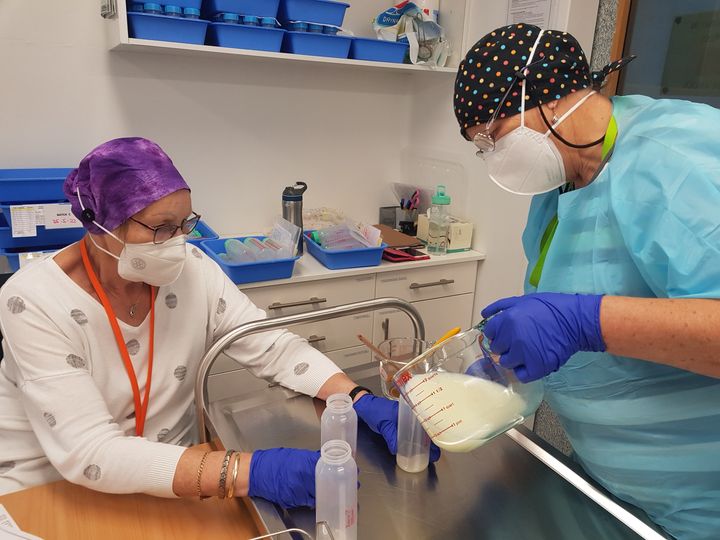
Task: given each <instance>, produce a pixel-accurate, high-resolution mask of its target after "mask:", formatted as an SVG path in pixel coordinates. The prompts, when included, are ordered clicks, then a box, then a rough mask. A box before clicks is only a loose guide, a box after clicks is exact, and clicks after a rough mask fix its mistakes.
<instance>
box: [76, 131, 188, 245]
mask: <svg viewBox="0 0 720 540" xmlns="http://www.w3.org/2000/svg"><path fill="white" fill-rule="evenodd" d="M78 189H79V190H80V197H81V199H82V204H83V205H84V207H85V211H83V208H82V206H81V205H80V201H79V200H78ZM181 189H187V190H190V187H189V186H188V185H187V184H186V183H185V180H183V177H182V176H181V175H180V173H179V172H178V170H177V169H176V168H175V165H173V162H172V161H171V160H170V158H169V157H168V155H167V154H166V153H165V152H163V150H162V148H160V147H159V146H158V145H157V144H155V143H154V142H152V141H149V140H147V139H143V138H141V137H127V138H123V139H114V140H112V141H108V142H106V143H103V144H101V145H100V146H98V147H97V148H95V149H94V150H93V151H92V152H90V153H89V154H88V155H87V156H85V157H84V158H83V159H82V161H81V162H80V165H79V166H78V168H77V169H73V170H72V171H71V172H70V174H68V176H67V178H66V179H65V184H64V186H63V190H64V191H65V196H66V197H67V198H68V200H69V201H70V203H71V205H72V212H73V214H75V217H77V218H78V219H79V220H80V221H81V222H82V224H83V226H84V227H85V228H86V229H87V230H88V231H89V232H91V233H93V234H105V232H104V231H103V230H102V229H100V228H99V227H98V226H97V225H95V224H94V223H93V221H97V222H98V223H99V224H100V225H102V226H103V227H105V228H106V229H107V230H109V231H112V230H114V229H116V228H117V227H119V226H120V225H122V224H123V223H124V222H125V221H127V219H128V218H130V217H131V216H133V215H135V214H136V213H138V212H140V211H141V210H143V209H144V208H147V207H148V206H150V205H151V204H152V203H154V202H155V201H157V200H160V199H162V198H163V197H165V196H167V195H170V194H171V193H175V192H176V191H178V190H181Z"/></svg>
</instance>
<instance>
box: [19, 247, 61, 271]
mask: <svg viewBox="0 0 720 540" xmlns="http://www.w3.org/2000/svg"><path fill="white" fill-rule="evenodd" d="M53 253H55V252H54V251H52V252H49V251H48V252H43V251H28V252H27V253H20V254H19V255H18V261H19V262H20V268H25V267H26V266H27V265H28V264H30V263H34V262H37V261H39V260H41V259H43V258H45V256H46V255H52V254H53Z"/></svg>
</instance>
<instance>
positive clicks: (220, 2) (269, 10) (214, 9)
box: [203, 0, 280, 18]
mask: <svg viewBox="0 0 720 540" xmlns="http://www.w3.org/2000/svg"><path fill="white" fill-rule="evenodd" d="M279 1H280V0H204V2H203V13H205V15H206V17H210V18H211V17H212V16H213V15H215V14H216V13H221V12H223V11H229V12H232V13H247V14H252V15H255V16H256V17H273V18H276V17H277V13H278V3H279Z"/></svg>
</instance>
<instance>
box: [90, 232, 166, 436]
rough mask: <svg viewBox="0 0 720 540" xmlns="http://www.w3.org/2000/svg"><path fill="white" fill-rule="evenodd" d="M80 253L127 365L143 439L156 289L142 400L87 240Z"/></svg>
mask: <svg viewBox="0 0 720 540" xmlns="http://www.w3.org/2000/svg"><path fill="white" fill-rule="evenodd" d="M80 253H81V254H82V260H83V265H84V266H85V271H86V272H87V275H88V277H89V278H90V283H92V286H93V288H94V289H95V292H96V293H97V295H98V297H99V298H100V301H101V302H102V305H103V307H104V308H105V313H106V314H107V318H108V321H109V322H110V327H111V328H112V331H113V334H115V341H116V342H117V346H118V350H119V351H120V356H122V359H123V363H124V364H125V370H126V371H127V374H128V379H130V386H131V387H132V392H133V399H134V401H135V433H136V434H137V436H138V437H142V434H143V431H144V430H145V416H146V415H147V410H148V403H149V402H150V382H151V381H152V367H153V352H154V342H155V287H150V351H149V354H148V371H147V380H146V381H145V398H144V400H141V399H140V388H139V387H138V383H137V376H136V375H135V369H134V368H133V365H132V362H131V361H130V354H129V353H128V350H127V345H125V340H124V339H123V335H122V332H121V331H120V325H118V321H117V317H116V316H115V312H114V311H113V308H112V306H111V305H110V300H109V299H108V297H107V295H106V294H105V290H104V289H103V288H102V285H100V280H99V279H98V278H97V275H96V274H95V270H93V267H92V266H91V265H90V259H89V258H88V253H87V247H86V246H85V240H84V239H83V240H81V241H80Z"/></svg>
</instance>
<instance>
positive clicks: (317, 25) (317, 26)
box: [308, 23, 323, 30]
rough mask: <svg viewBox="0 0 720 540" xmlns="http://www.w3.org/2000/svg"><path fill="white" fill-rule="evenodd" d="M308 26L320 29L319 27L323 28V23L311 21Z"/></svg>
mask: <svg viewBox="0 0 720 540" xmlns="http://www.w3.org/2000/svg"><path fill="white" fill-rule="evenodd" d="M308 27H310V28H312V29H313V30H318V29H322V27H323V25H322V24H313V23H310V24H309V25H308Z"/></svg>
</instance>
